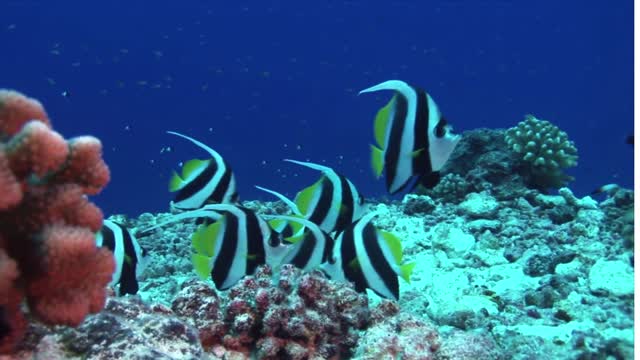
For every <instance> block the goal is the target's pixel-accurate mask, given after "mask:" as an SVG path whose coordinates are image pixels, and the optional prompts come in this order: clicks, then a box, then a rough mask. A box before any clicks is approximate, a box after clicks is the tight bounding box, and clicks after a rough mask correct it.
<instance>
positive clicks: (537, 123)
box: [505, 115, 578, 189]
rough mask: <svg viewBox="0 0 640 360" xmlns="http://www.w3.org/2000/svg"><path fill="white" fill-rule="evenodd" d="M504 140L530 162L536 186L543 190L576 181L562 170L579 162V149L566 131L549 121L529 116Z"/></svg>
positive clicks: (507, 132) (507, 134)
mask: <svg viewBox="0 0 640 360" xmlns="http://www.w3.org/2000/svg"><path fill="white" fill-rule="evenodd" d="M505 139H506V141H507V144H508V145H509V147H510V148H511V149H512V150H513V151H515V152H516V153H518V154H521V155H522V160H524V161H525V162H526V163H527V164H528V165H529V170H530V172H531V182H532V184H533V185H535V186H537V187H539V188H542V189H545V188H558V187H561V186H564V185H566V183H567V182H568V181H571V180H573V178H572V177H570V176H568V175H566V174H564V173H563V170H564V169H566V168H569V167H573V166H576V165H577V164H578V162H577V161H578V150H577V149H576V147H575V146H574V144H573V141H570V140H569V137H568V136H567V133H565V132H564V131H562V130H560V129H559V128H558V127H557V126H555V125H553V124H552V123H550V122H549V121H547V120H540V119H537V118H536V117H535V116H533V115H527V116H526V117H525V119H524V120H523V121H521V122H520V123H518V124H517V125H516V126H515V127H513V128H510V129H507V131H506V133H505Z"/></svg>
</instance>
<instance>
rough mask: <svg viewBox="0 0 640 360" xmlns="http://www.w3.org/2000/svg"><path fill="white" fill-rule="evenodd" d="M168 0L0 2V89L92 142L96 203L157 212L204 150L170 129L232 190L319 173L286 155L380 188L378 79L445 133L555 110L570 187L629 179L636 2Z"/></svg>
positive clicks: (108, 208) (296, 182)
mask: <svg viewBox="0 0 640 360" xmlns="http://www.w3.org/2000/svg"><path fill="white" fill-rule="evenodd" d="M180 3H181V2H177V1H153V2H151V1H130V2H118V1H115V2H94V1H87V2H74V1H66V2H53V1H41V2H36V1H33V2H30V1H5V2H4V3H3V6H2V11H0V44H2V45H1V46H2V50H1V51H0V87H11V88H15V89H18V90H20V91H22V92H24V93H26V94H28V95H30V96H33V97H36V98H38V99H40V100H41V101H42V102H43V103H44V104H45V106H46V108H47V110H48V112H49V114H50V116H51V118H52V120H53V123H54V126H55V128H56V129H57V130H58V131H60V132H61V133H62V134H64V135H65V136H66V137H71V136H74V135H82V134H92V135H95V136H97V137H99V138H100V139H101V140H102V141H103V144H104V148H105V159H106V161H107V163H108V164H109V166H110V168H111V171H112V181H111V183H110V184H109V186H108V187H107V188H106V189H105V191H104V192H103V193H102V194H101V195H99V196H98V197H96V198H95V200H96V202H97V203H98V204H99V205H100V206H101V207H102V208H103V209H104V210H105V212H106V213H107V214H112V213H127V214H130V215H137V214H139V213H141V212H144V211H163V210H166V209H167V208H168V203H169V201H170V199H171V194H170V193H169V192H168V191H167V182H168V179H169V176H170V173H171V170H172V169H178V162H179V161H182V160H188V159H191V158H193V157H200V158H204V157H206V154H205V153H204V152H202V151H200V150H199V149H198V148H196V147H194V146H193V145H192V144H190V143H188V142H185V141H184V140H181V139H179V138H177V137H173V136H170V135H167V134H165V133H164V131H165V130H168V129H171V130H176V131H180V132H184V133H186V134H189V135H192V136H194V137H196V138H198V139H200V140H202V141H203V142H205V143H207V144H210V145H211V146H212V147H213V148H215V149H217V150H218V151H219V152H220V153H221V154H222V155H223V156H224V157H225V158H226V159H227V160H228V161H229V162H230V163H231V164H232V166H233V167H234V170H235V172H236V176H237V179H238V185H239V191H240V196H241V198H242V199H254V198H260V199H270V197H269V196H267V195H265V194H262V193H260V192H259V191H257V190H254V189H253V185H254V184H261V185H263V186H266V187H271V188H273V189H276V190H279V191H282V192H284V193H287V194H288V195H291V196H293V195H294V194H295V192H296V191H298V190H299V189H301V188H302V187H304V186H306V185H308V184H309V183H310V182H311V181H314V180H315V179H316V178H317V176H318V174H317V173H315V172H314V171H312V170H307V169H303V168H299V167H298V166H296V165H293V164H287V163H282V162H281V161H280V160H281V159H283V158H293V159H299V160H311V161H314V162H320V163H324V162H326V164H328V165H330V166H333V167H335V168H336V169H337V170H339V171H342V172H343V173H345V174H346V175H347V176H349V177H350V178H351V179H352V180H353V182H354V183H355V184H356V185H357V186H358V187H359V188H360V190H361V192H362V193H363V194H364V195H365V196H379V195H382V194H384V185H383V182H382V181H375V180H374V178H373V177H372V175H371V171H370V169H369V161H368V159H369V154H368V149H369V148H368V144H369V143H370V142H372V141H373V134H372V121H373V117H374V115H375V112H376V111H377V109H378V108H379V107H380V106H382V105H384V103H385V102H386V100H387V99H388V97H389V94H388V93H381V94H379V95H372V94H369V95H366V96H364V95H363V96H360V97H358V96H356V94H357V91H359V90H360V89H363V88H365V87H368V86H371V85H374V84H376V83H378V82H381V81H384V80H388V79H392V78H399V79H402V80H406V81H409V82H412V83H414V84H416V85H419V86H422V87H424V88H425V89H426V90H427V91H429V92H430V93H431V94H432V96H433V97H434V98H435V99H436V101H437V102H438V104H439V106H440V108H441V110H442V111H443V112H444V113H445V115H446V116H447V118H448V119H449V121H450V122H451V123H452V124H453V125H454V127H455V129H456V130H457V131H463V130H468V129H473V128H477V127H491V128H496V127H502V128H506V127H511V126H513V125H514V124H516V123H517V122H519V121H520V120H522V119H523V116H524V115H525V114H528V113H532V114H535V115H536V116H538V117H541V118H544V119H548V120H550V121H552V122H553V123H555V124H557V125H558V126H560V127H561V128H562V129H563V130H565V131H566V132H567V133H568V134H569V136H570V138H571V139H573V140H574V141H575V143H576V146H577V147H578V150H579V155H580V158H579V166H578V167H577V168H575V169H573V170H572V171H570V173H571V174H572V175H574V176H575V177H576V181H575V182H574V183H572V184H571V187H572V188H573V189H574V191H575V192H577V193H579V194H584V193H587V192H590V191H591V190H593V189H594V188H595V187H598V186H600V185H602V184H605V183H610V182H617V183H620V184H622V185H625V186H632V185H633V151H632V149H631V147H629V146H628V145H625V144H624V138H625V136H626V135H628V134H630V133H632V131H633V2H632V1H629V0H625V1H615V2H602V1H535V2H531V1H527V2H525V1H504V2H501V1H441V2H436V1H410V2H407V1H403V2H400V1H398V2H392V3H390V2H374V1H360V2H336V1H326V2H316V3H321V5H315V6H312V5H310V4H311V3H312V2H306V1H305V2H302V1H289V2H263V1H253V2H244V3H241V2H225V3H227V4H226V5H220V4H218V3H221V2H213V1H190V2H185V3H188V4H180ZM231 3H233V4H232V5H230V4H231ZM614 4H615V5H614ZM65 90H66V91H69V92H70V94H71V96H70V97H63V96H61V92H62V91H65ZM210 129H211V130H210ZM165 146H172V147H173V151H172V152H169V153H166V152H165V153H161V149H162V148H163V147H165Z"/></svg>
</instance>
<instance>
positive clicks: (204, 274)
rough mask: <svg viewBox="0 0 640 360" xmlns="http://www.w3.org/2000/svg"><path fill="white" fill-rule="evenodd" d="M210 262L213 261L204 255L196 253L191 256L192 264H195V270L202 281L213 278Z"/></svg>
mask: <svg viewBox="0 0 640 360" xmlns="http://www.w3.org/2000/svg"><path fill="white" fill-rule="evenodd" d="M210 262H211V259H210V258H208V257H206V256H204V255H201V254H196V253H193V254H191V263H192V264H193V268H194V270H195V271H196V274H198V276H199V277H200V279H202V280H206V279H207V278H209V277H210V276H211V269H210V267H209V266H210V265H209V264H210Z"/></svg>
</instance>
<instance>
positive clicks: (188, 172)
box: [182, 159, 210, 181]
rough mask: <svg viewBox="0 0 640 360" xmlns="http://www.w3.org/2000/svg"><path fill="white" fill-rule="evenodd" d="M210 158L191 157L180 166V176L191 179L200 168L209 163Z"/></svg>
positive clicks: (187, 179)
mask: <svg viewBox="0 0 640 360" xmlns="http://www.w3.org/2000/svg"><path fill="white" fill-rule="evenodd" d="M209 161H210V160H200V159H191V160H189V161H187V162H186V163H184V165H183V166H182V178H183V179H184V180H185V181H189V180H191V179H192V178H193V177H194V176H195V174H196V173H197V172H198V171H199V170H201V169H202V168H204V167H206V166H207V165H209Z"/></svg>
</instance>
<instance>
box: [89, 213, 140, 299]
mask: <svg viewBox="0 0 640 360" xmlns="http://www.w3.org/2000/svg"><path fill="white" fill-rule="evenodd" d="M96 246H99V247H100V246H103V247H106V248H107V249H109V250H111V252H112V253H113V257H114V259H115V263H116V270H115V271H114V273H113V277H112V279H111V283H110V284H109V286H113V287H114V288H115V289H116V293H117V294H118V295H119V296H121V295H124V294H136V293H137V292H138V277H139V276H140V274H141V273H142V271H144V269H145V267H146V265H147V263H148V257H147V256H146V255H147V252H146V251H145V250H144V249H143V248H142V247H141V246H140V244H139V243H138V240H137V239H136V238H135V236H133V234H132V233H131V232H130V231H129V229H127V228H126V227H125V226H124V225H122V224H119V223H116V222H114V221H110V220H104V221H103V224H102V228H101V229H100V231H99V232H98V233H97V234H96Z"/></svg>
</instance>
